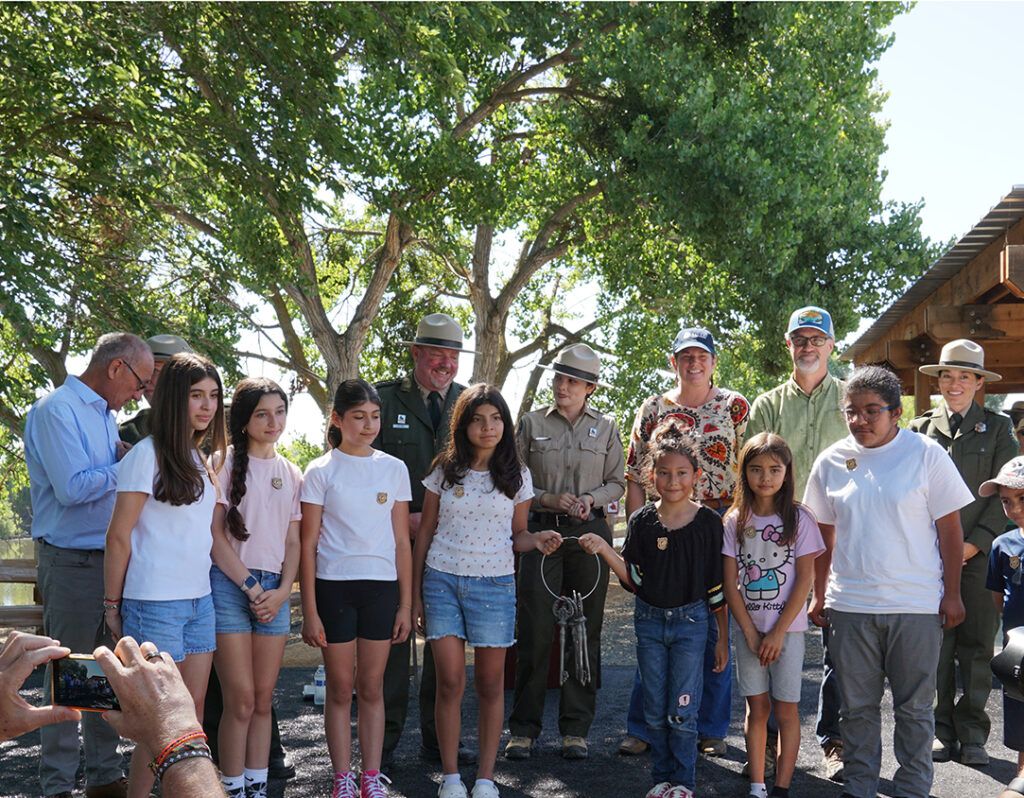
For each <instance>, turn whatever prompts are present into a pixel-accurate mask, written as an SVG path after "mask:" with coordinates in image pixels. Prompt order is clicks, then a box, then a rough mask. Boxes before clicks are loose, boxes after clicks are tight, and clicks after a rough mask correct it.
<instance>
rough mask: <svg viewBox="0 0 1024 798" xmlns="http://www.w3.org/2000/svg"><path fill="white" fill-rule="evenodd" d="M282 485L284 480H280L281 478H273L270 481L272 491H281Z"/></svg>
mask: <svg viewBox="0 0 1024 798" xmlns="http://www.w3.org/2000/svg"><path fill="white" fill-rule="evenodd" d="M282 485H284V480H283V479H281V477H274V478H273V479H272V480H270V486H271V487H272V488H273V489H274V490H281V486H282Z"/></svg>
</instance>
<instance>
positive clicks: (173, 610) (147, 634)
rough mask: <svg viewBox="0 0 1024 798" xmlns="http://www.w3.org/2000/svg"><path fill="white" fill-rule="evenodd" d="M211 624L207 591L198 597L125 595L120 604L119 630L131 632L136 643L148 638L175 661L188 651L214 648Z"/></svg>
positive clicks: (129, 633)
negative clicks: (165, 598) (163, 598)
mask: <svg viewBox="0 0 1024 798" xmlns="http://www.w3.org/2000/svg"><path fill="white" fill-rule="evenodd" d="M214 625H215V624H214V613H213V599H212V597H211V596H210V594H209V593H207V594H206V595H205V596H203V597H202V598H197V599H176V600H173V601H150V600H148V599H130V598H126V599H125V600H124V601H123V603H122V604H121V632H122V634H124V635H126V636H127V635H131V636H132V637H134V638H135V639H136V641H138V642H139V643H142V642H144V641H146V640H148V641H149V642H150V643H153V644H155V645H156V647H157V648H158V649H160V650H161V651H166V652H167V653H168V654H170V655H171V659H173V660H174V661H175V662H181V661H182V660H183V659H185V657H187V656H188V655H189V654H209V653H210V652H211V651H215V650H216V649H217V634H216V632H215V631H214Z"/></svg>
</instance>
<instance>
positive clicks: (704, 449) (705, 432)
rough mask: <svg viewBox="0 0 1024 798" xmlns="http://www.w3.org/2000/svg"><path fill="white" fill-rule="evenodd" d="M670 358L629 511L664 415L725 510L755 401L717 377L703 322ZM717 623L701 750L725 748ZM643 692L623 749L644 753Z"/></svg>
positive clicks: (726, 677)
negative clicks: (679, 428) (689, 446)
mask: <svg viewBox="0 0 1024 798" xmlns="http://www.w3.org/2000/svg"><path fill="white" fill-rule="evenodd" d="M669 364H670V365H671V366H672V370H673V371H674V372H675V374H676V382H675V385H674V386H673V387H672V388H671V389H669V390H668V391H666V392H665V393H664V394H661V395H658V396H652V397H650V398H648V399H647V400H646V401H645V402H644V403H643V404H642V405H641V406H640V409H639V410H638V411H637V414H636V420H635V421H634V422H633V431H632V433H631V434H630V440H629V453H628V454H627V456H626V515H627V516H629V515H632V514H633V513H634V512H636V511H637V510H638V509H640V508H641V507H643V505H644V504H645V503H646V501H647V496H646V494H645V492H644V488H643V481H642V476H641V474H640V469H641V467H642V464H643V461H644V455H645V454H646V452H647V445H648V441H649V440H650V436H651V432H652V431H653V430H654V428H655V427H656V426H658V424H659V423H661V422H662V421H663V420H665V419H666V418H677V419H679V420H680V421H681V422H682V423H683V424H685V425H686V426H687V427H688V428H689V429H690V431H691V433H692V434H693V436H694V438H695V439H696V441H697V444H698V447H699V448H698V460H699V463H700V469H701V473H700V478H699V480H698V481H697V496H696V499H697V500H698V501H700V502H701V503H702V504H704V505H705V506H706V507H708V508H710V509H712V510H714V511H715V512H717V513H718V514H719V515H723V514H724V513H725V511H726V510H728V509H729V506H730V505H731V504H732V494H733V490H734V488H735V487H736V478H737V474H738V471H737V469H738V465H737V456H738V454H739V450H740V445H741V443H742V441H743V431H744V429H745V428H746V426H747V418H748V416H749V414H750V405H749V404H748V402H747V400H746V399H744V398H743V396H742V395H741V394H739V393H737V392H736V391H730V390H729V389H728V388H722V387H720V386H717V385H715V384H714V382H713V381H712V378H713V375H714V371H715V366H716V365H717V364H718V357H717V355H716V353H715V339H714V338H713V337H712V335H711V333H710V332H708V331H707V330H705V329H704V328H702V327H690V328H687V329H684V330H680V331H679V334H678V335H676V337H675V340H674V341H673V343H672V355H671V357H669ZM717 639H718V630H717V628H716V626H715V624H714V622H712V623H711V624H710V625H709V627H708V643H707V649H706V651H705V658H704V691H703V694H702V696H701V705H700V714H699V715H698V719H697V735H698V738H699V750H700V752H701V753H703V754H706V755H708V756H721V755H723V754H724V753H725V736H726V734H727V733H728V729H729V710H730V705H731V703H732V668H731V667H726V668H725V670H723V671H722V672H721V673H714V671H713V670H712V669H713V666H714V664H715V657H714V649H715V643H716V642H717ZM643 717H644V715H643V693H642V692H641V690H640V685H639V681H637V682H635V683H634V685H633V695H632V696H631V697H630V702H629V717H628V719H627V724H626V729H627V736H626V738H625V739H624V740H623V741H622V745H621V746H620V748H619V750H620V752H622V753H625V754H633V753H642V752H643V751H644V750H646V748H647V731H646V726H645V725H644V720H643Z"/></svg>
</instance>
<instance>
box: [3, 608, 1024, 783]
mask: <svg viewBox="0 0 1024 798" xmlns="http://www.w3.org/2000/svg"><path fill="white" fill-rule="evenodd" d="M615 592H616V591H615V590H614V588H613V589H612V591H610V594H609V600H610V601H609V614H608V617H607V619H606V629H607V632H608V634H607V635H606V636H605V641H604V642H605V646H604V659H605V667H604V684H603V686H602V689H601V691H600V693H599V694H598V706H597V717H596V718H595V722H594V725H593V728H592V729H591V734H590V738H589V743H590V751H591V753H590V758H589V759H587V760H584V761H582V762H567V761H565V760H563V759H562V758H561V757H560V756H559V755H558V745H559V738H558V735H557V722H556V714H555V710H556V705H557V697H556V695H555V694H554V692H553V691H551V693H550V694H549V698H548V703H547V712H546V715H545V720H544V723H545V731H544V733H543V734H542V735H541V737H540V741H539V750H538V749H535V753H534V756H533V757H532V758H531V759H529V760H527V761H525V762H509V761H507V760H505V759H504V758H503V757H501V756H500V755H499V761H498V767H497V772H496V781H497V783H498V785H499V787H500V788H501V794H502V796H503V798H526V797H527V796H530V797H531V798H534V797H536V798H541V797H542V796H543V797H544V798H590V797H591V796H595V797H597V798H618V797H619V796H636V798H640V797H641V796H643V795H644V793H645V792H646V791H647V789H648V788H649V786H650V773H649V761H648V760H649V758H648V757H647V756H646V755H645V756H641V757H623V756H620V755H619V754H618V753H616V750H617V747H618V743H619V740H620V739H621V737H622V735H623V733H624V730H625V706H626V703H627V700H628V696H629V689H630V686H631V684H632V678H633V669H634V660H633V652H632V650H631V649H630V648H629V642H630V640H631V637H632V631H631V628H629V626H628V625H627V620H626V618H627V616H628V611H627V610H628V606H627V604H626V602H624V601H621V600H619V599H618V598H617V599H616V600H615V601H612V594H613V593H615ZM819 641H820V637H819V636H818V635H817V634H811V635H809V636H808V646H807V659H806V662H805V665H804V690H803V697H802V700H801V704H800V710H801V717H802V720H803V741H802V744H801V749H800V758H799V761H798V763H797V771H796V773H795V775H794V777H793V783H792V793H791V794H792V795H793V796H794V797H796V796H804V797H806V798H839V796H840V794H841V793H842V788H841V786H840V785H837V784H833V783H832V782H830V781H827V780H826V779H825V778H824V775H823V770H822V765H821V754H820V749H819V748H818V745H817V741H816V740H815V738H814V734H813V724H814V715H815V708H816V702H817V685H818V674H819V672H820V669H819V667H818V666H817V664H816V663H817V662H819V661H820V659H819V657H820V655H821V647H820V643H819ZM311 679H312V671H311V669H309V668H286V669H284V670H283V671H282V673H281V678H280V680H279V682H278V690H277V706H278V712H279V714H280V718H281V735H282V738H283V739H284V744H285V746H286V747H287V748H288V750H289V752H290V754H291V757H292V760H293V761H294V763H295V765H296V768H297V769H298V775H297V776H296V777H295V778H294V779H292V780H290V781H287V782H272V783H271V789H270V796H271V798H281V797H282V796H289V798H299V797H300V796H301V798H320V797H321V796H324V797H325V798H326V797H327V796H330V794H331V786H332V785H331V773H330V761H329V759H328V757H327V749H326V745H325V743H324V735H323V718H322V713H321V711H320V708H319V707H314V706H313V705H312V704H311V703H307V702H304V701H303V700H302V685H303V684H304V683H305V682H309V681H311ZM40 683H41V677H40V675H39V674H38V673H37V674H36V675H35V676H34V677H33V679H32V680H31V681H30V682H29V686H30V689H29V690H28V691H27V693H26V694H27V696H28V700H29V701H38V700H39V698H40V690H39V684H40ZM468 684H469V685H472V678H471V677H470V679H469V680H468ZM511 699H512V696H511V692H510V691H509V692H507V693H506V698H505V700H506V707H509V706H510V705H511ZM989 710H990V713H989V714H990V716H991V717H992V718H993V729H992V735H991V737H990V743H989V746H988V748H989V753H990V755H991V756H992V761H991V763H990V764H989V765H988V766H987V767H985V768H980V769H979V768H969V767H964V766H962V765H960V764H959V763H956V762H949V763H944V764H940V765H937V766H936V768H935V783H934V786H933V788H932V795H933V796H935V798H984V797H986V796H993V798H994V796H996V795H998V794H999V792H1000V790H1001V788H1002V785H1004V784H1006V783H1007V782H1008V781H1009V780H1010V779H1011V778H1013V776H1014V774H1015V770H1016V754H1015V752H1013V751H1010V750H1009V749H1007V748H1005V747H1004V746H1003V745H1002V743H1001V740H1002V724H1001V716H1002V709H1001V698H1000V694H999V692H998V691H993V694H992V697H991V698H990V701H989ZM409 718H410V723H409V725H408V727H407V729H406V734H405V735H404V736H403V738H402V742H401V744H400V745H399V748H398V751H397V753H396V758H395V763H394V765H393V767H392V768H391V770H390V771H389V773H388V776H389V777H390V778H391V779H392V781H393V786H392V795H394V796H406V797H407V798H433V796H435V795H436V794H437V783H438V780H439V776H440V766H439V765H436V764H434V763H432V762H428V761H426V760H424V759H422V758H421V757H420V755H419V731H418V729H416V728H415V725H416V724H415V722H414V721H413V719H414V718H418V708H417V707H416V706H415V705H413V706H410V710H409ZM882 722H883V751H884V760H883V765H882V775H883V780H882V783H881V786H880V795H883V796H886V798H889V797H890V796H892V784H891V781H889V780H888V779H890V778H891V777H892V774H893V772H894V770H895V767H896V763H895V760H894V759H893V757H892V734H893V727H892V710H891V704H890V702H889V698H888V694H887V696H886V701H885V703H884V704H883V707H882ZM463 724H464V725H463V728H464V734H463V739H464V740H465V742H466V743H467V744H468V745H470V746H474V747H475V745H476V702H475V700H474V698H473V696H472V695H471V690H470V692H469V693H468V694H467V697H466V701H465V708H464V712H463ZM742 728H743V715H742V701H741V699H740V698H739V696H738V695H737V696H736V698H735V699H734V704H733V719H732V725H731V727H730V735H729V738H728V741H727V742H728V744H729V750H728V753H727V754H726V756H725V757H723V758H720V759H705V760H701V761H700V762H699V764H698V770H697V779H698V782H697V785H698V789H697V794H698V796H737V798H741V797H742V796H745V795H746V787H747V782H746V780H745V779H744V778H743V777H742V776H741V775H740V769H741V767H742V765H743V761H744V758H745V757H744V749H743V733H742ZM354 736H355V735H354V729H353V737H354ZM506 741H507V730H506V736H505V737H504V738H503V740H502V745H504V742H506ZM38 757H39V735H38V733H34V734H29V735H25V736H24V737H21V738H18V739H17V740H12V741H9V742H7V743H3V744H0V795H2V796H36V795H38V792H37V790H38V781H37V778H36V768H37V765H38ZM474 776H475V771H474V770H473V769H472V768H464V769H463V779H464V780H465V781H466V782H467V784H468V785H469V786H470V787H472V783H473V778H474ZM79 789H80V790H81V789H82V786H81V782H80V783H79Z"/></svg>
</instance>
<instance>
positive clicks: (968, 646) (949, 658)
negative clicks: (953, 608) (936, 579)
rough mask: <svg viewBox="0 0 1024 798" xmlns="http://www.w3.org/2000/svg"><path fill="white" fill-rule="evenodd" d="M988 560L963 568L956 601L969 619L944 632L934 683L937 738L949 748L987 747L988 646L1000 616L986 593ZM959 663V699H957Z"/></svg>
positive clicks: (982, 557)
mask: <svg viewBox="0 0 1024 798" xmlns="http://www.w3.org/2000/svg"><path fill="white" fill-rule="evenodd" d="M987 567H988V557H986V556H985V555H984V554H980V553H979V554H976V555H975V556H973V557H971V559H969V560H968V561H967V564H966V565H964V568H963V572H962V574H961V577H960V596H961V599H962V600H963V602H964V609H965V610H966V611H967V615H966V617H965V618H964V622H963V623H962V624H960V625H959V626H954V627H953V628H952V629H947V630H946V631H945V632H943V633H942V648H941V649H940V650H939V670H938V677H937V680H936V684H935V687H936V693H937V700H936V705H935V736H936V737H937V738H938V739H940V740H942V741H944V742H947V743H952V742H956V741H959V742H961V743H978V744H981V745H984V744H985V741H986V740H987V739H988V733H989V729H990V727H991V723H990V721H989V718H988V715H986V714H985V703H986V702H987V701H988V694H989V691H990V690H991V689H992V670H991V668H990V667H989V661H990V660H991V659H992V645H993V641H994V640H995V636H996V630H997V629H998V628H999V613H997V612H996V608H995V605H993V604H992V593H991V591H989V590H986V589H985V571H986V569H987ZM957 663H959V665H960V681H961V683H962V684H963V690H964V691H963V695H961V696H960V699H959V700H956V686H957V679H956V674H957Z"/></svg>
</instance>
